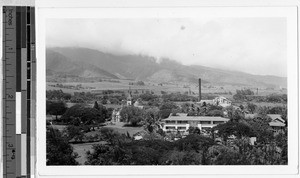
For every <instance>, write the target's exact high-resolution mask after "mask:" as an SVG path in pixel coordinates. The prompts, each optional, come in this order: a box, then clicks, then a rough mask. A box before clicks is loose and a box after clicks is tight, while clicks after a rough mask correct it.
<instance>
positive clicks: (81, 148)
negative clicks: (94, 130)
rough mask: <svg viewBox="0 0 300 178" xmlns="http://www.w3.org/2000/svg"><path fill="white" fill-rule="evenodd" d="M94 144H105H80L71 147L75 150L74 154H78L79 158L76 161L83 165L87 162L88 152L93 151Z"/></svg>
mask: <svg viewBox="0 0 300 178" xmlns="http://www.w3.org/2000/svg"><path fill="white" fill-rule="evenodd" d="M94 144H103V142H93V143H80V144H71V146H72V147H73V149H74V152H76V153H78V156H79V158H77V159H76V161H77V162H78V163H79V164H80V165H83V164H84V162H85V161H87V158H86V152H87V151H88V150H92V146H93V145H94Z"/></svg>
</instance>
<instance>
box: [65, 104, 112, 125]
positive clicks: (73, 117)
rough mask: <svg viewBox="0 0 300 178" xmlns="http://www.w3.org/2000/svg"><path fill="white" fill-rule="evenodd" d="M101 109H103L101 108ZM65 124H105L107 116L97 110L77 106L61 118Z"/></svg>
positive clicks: (80, 105)
mask: <svg viewBox="0 0 300 178" xmlns="http://www.w3.org/2000/svg"><path fill="white" fill-rule="evenodd" d="M100 108H101V107H100ZM61 119H62V120H63V121H64V122H65V123H69V124H73V125H75V123H78V122H79V123H80V124H81V125H86V126H90V125H96V124H99V123H103V122H105V119H106V114H105V113H104V112H101V111H99V110H98V109H95V108H90V107H88V106H86V105H82V104H77V105H74V106H72V107H70V108H69V109H68V110H67V111H66V112H65V113H64V114H63V115H62V117H61Z"/></svg>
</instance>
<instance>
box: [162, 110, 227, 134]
mask: <svg viewBox="0 0 300 178" xmlns="http://www.w3.org/2000/svg"><path fill="white" fill-rule="evenodd" d="M227 121H229V119H227V118H223V117H212V116H187V114H185V113H179V114H177V115H176V116H169V117H168V118H167V119H165V120H164V122H165V124H164V126H163V130H164V131H176V130H178V131H182V132H185V131H187V130H188V129H189V127H198V128H199V129H200V130H202V129H206V128H212V127H214V126H216V125H218V124H221V123H225V122H227Z"/></svg>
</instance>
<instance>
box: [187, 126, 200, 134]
mask: <svg viewBox="0 0 300 178" xmlns="http://www.w3.org/2000/svg"><path fill="white" fill-rule="evenodd" d="M188 132H189V134H198V135H200V129H199V128H198V127H192V126H190V127H189V129H188Z"/></svg>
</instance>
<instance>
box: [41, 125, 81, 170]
mask: <svg viewBox="0 0 300 178" xmlns="http://www.w3.org/2000/svg"><path fill="white" fill-rule="evenodd" d="M46 137H47V138H46V145H47V154H46V158H47V162H46V164H47V165H77V164H78V162H77V161H76V158H77V157H78V156H77V153H74V152H73V148H72V146H71V145H70V144H69V143H68V139H66V138H65V137H64V136H63V135H62V134H61V133H60V132H59V130H57V129H53V128H51V127H49V128H47V134H46Z"/></svg>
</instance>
